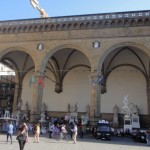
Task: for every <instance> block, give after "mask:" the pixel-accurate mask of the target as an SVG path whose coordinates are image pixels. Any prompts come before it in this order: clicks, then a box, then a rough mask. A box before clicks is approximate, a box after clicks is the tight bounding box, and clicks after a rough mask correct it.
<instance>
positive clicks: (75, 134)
mask: <svg viewBox="0 0 150 150" xmlns="http://www.w3.org/2000/svg"><path fill="white" fill-rule="evenodd" d="M77 134H78V127H77V124H76V123H75V124H74V129H73V136H72V138H73V143H74V144H76V142H77V140H76V139H77Z"/></svg>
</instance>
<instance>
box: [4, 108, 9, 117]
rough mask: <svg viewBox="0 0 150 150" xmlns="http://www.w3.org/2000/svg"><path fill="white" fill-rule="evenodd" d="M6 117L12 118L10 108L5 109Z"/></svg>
mask: <svg viewBox="0 0 150 150" xmlns="http://www.w3.org/2000/svg"><path fill="white" fill-rule="evenodd" d="M4 117H6V118H10V111H9V108H8V109H5V113H4Z"/></svg>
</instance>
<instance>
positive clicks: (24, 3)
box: [0, 0, 150, 20]
mask: <svg viewBox="0 0 150 150" xmlns="http://www.w3.org/2000/svg"><path fill="white" fill-rule="evenodd" d="M38 1H39V5H40V7H41V8H44V9H45V10H46V12H47V14H48V15H49V17H55V16H70V15H82V14H94V13H108V12H123V11H135V10H150V0H38ZM0 12H1V15H0V20H16V19H28V18H39V17H40V15H39V13H38V11H37V10H35V9H34V8H33V7H32V6H31V5H30V0H1V4H0Z"/></svg>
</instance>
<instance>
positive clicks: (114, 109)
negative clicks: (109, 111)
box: [113, 105, 118, 116]
mask: <svg viewBox="0 0 150 150" xmlns="http://www.w3.org/2000/svg"><path fill="white" fill-rule="evenodd" d="M113 113H114V116H116V115H118V106H117V105H115V106H114V108H113Z"/></svg>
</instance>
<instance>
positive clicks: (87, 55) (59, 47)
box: [40, 44, 91, 73]
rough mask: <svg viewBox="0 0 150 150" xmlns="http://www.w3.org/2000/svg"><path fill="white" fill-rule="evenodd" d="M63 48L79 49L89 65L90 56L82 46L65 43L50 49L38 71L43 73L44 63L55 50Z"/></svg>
mask: <svg viewBox="0 0 150 150" xmlns="http://www.w3.org/2000/svg"><path fill="white" fill-rule="evenodd" d="M64 48H71V49H76V50H78V51H80V52H81V53H83V54H84V55H85V56H86V58H87V59H88V61H89V63H90V66H91V60H90V56H89V54H88V53H86V52H85V50H84V49H83V48H81V47H80V46H77V45H71V44H66V45H61V46H58V47H56V48H54V49H53V50H51V51H50V52H49V53H48V54H47V55H46V56H45V58H44V59H43V61H42V64H41V67H40V72H41V73H44V70H45V67H46V64H47V62H48V60H49V58H50V57H51V56H52V55H53V54H54V53H55V52H57V51H59V50H61V49H64Z"/></svg>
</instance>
